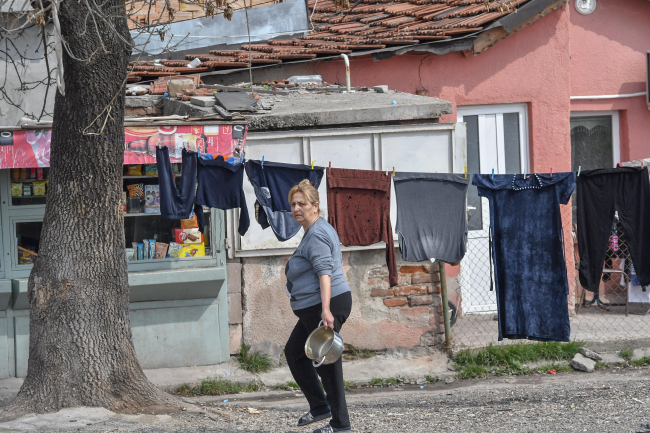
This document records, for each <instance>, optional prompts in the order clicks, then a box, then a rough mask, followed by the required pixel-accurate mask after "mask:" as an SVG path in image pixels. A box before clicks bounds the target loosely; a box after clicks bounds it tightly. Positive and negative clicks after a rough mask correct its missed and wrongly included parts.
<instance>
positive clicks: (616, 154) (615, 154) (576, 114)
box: [569, 110, 621, 168]
mask: <svg viewBox="0 0 650 433" xmlns="http://www.w3.org/2000/svg"><path fill="white" fill-rule="evenodd" d="M604 116H611V117H612V160H613V161H614V167H616V165H617V164H618V163H619V162H621V124H620V118H619V112H618V111H617V110H612V111H572V112H571V119H574V118H576V119H577V118H580V117H604ZM570 131H571V128H570V127H569V132H570ZM612 168H613V167H612Z"/></svg>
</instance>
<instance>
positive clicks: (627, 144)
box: [569, 0, 650, 161]
mask: <svg viewBox="0 0 650 433" xmlns="http://www.w3.org/2000/svg"><path fill="white" fill-rule="evenodd" d="M649 20H650V2H648V1H647V0H628V1H618V0H599V1H598V4H597V7H596V10H595V11H594V12H593V13H591V14H589V15H582V14H580V13H578V12H577V11H576V10H575V8H573V7H571V8H570V27H569V35H570V40H571V96H596V95H619V94H630V93H639V92H645V91H646V75H645V74H646V66H645V53H646V51H649V50H650V25H648V21H649ZM571 111H619V118H620V122H621V125H620V130H621V137H620V138H621V161H628V160H634V159H641V158H647V157H649V156H650V139H648V136H649V134H648V132H649V129H650V110H648V106H647V104H646V102H645V98H644V97H643V96H637V97H633V98H617V99H605V100H573V101H571Z"/></svg>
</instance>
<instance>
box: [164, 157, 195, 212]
mask: <svg viewBox="0 0 650 433" xmlns="http://www.w3.org/2000/svg"><path fill="white" fill-rule="evenodd" d="M156 164H157V165H158V182H159V183H160V214H161V216H162V217H163V218H168V219H187V218H189V217H190V214H191V213H192V206H193V204H194V194H195V188H196V153H194V152H192V153H189V152H188V151H187V150H186V149H183V155H182V167H183V168H182V177H181V187H180V189H177V188H176V183H175V182H174V173H173V172H172V164H171V162H170V161H169V149H167V147H159V148H157V149H156ZM199 214H200V215H199ZM198 217H201V218H202V217H203V210H201V211H200V212H197V218H198Z"/></svg>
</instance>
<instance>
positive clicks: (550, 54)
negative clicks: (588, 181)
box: [317, 5, 572, 172]
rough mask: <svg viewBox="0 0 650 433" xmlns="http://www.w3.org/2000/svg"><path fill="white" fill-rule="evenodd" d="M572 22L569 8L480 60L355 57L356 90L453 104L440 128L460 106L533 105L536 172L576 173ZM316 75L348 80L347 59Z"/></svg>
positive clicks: (532, 163) (531, 125)
mask: <svg viewBox="0 0 650 433" xmlns="http://www.w3.org/2000/svg"><path fill="white" fill-rule="evenodd" d="M571 7H572V6H571ZM569 18H570V14H569V6H568V5H564V6H562V7H561V8H559V9H557V10H555V11H553V12H551V13H549V14H548V15H547V16H545V17H543V18H541V19H540V20H538V21H536V22H535V23H533V24H531V25H529V26H527V27H525V28H523V29H522V30H520V31H519V32H517V33H514V34H512V35H510V36H509V37H508V38H506V39H504V40H502V41H500V42H499V43H497V44H496V45H494V46H493V47H491V48H489V49H488V50H486V51H484V52H483V53H481V54H479V55H476V56H474V55H472V54H471V53H467V52H460V53H459V52H455V53H449V54H446V55H443V56H438V55H435V54H430V53H417V52H413V53H408V54H405V55H401V56H396V57H392V58H389V59H386V60H381V61H373V59H372V58H370V57H364V58H351V59H350V62H351V66H350V69H351V80H352V85H353V86H374V85H382V84H385V85H388V87H389V88H390V89H395V90H399V91H402V92H408V93H419V94H423V95H427V96H433V97H437V98H440V99H443V100H445V101H451V103H452V106H453V113H452V114H449V115H445V116H442V117H441V118H440V122H441V123H444V122H455V121H456V110H457V107H459V106H473V105H488V104H489V105H491V104H507V103H526V104H528V107H529V112H528V120H529V135H530V137H529V143H530V157H531V160H530V166H531V168H533V169H534V170H535V171H539V172H548V171H549V168H550V167H553V170H554V171H556V172H557V171H563V170H570V161H571V137H570V134H569V120H570V117H569V112H570V100H569V97H570V95H571V93H570V92H571V87H570V82H571V76H570V44H569V34H570V33H569V28H570V19H569ZM317 70H318V73H320V74H321V75H323V79H324V80H325V81H328V82H334V83H344V82H345V66H344V64H343V62H342V61H338V60H337V61H332V62H329V63H321V64H318V65H317Z"/></svg>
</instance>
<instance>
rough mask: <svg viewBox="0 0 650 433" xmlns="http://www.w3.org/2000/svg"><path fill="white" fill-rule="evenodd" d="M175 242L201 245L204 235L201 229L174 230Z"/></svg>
mask: <svg viewBox="0 0 650 433" xmlns="http://www.w3.org/2000/svg"><path fill="white" fill-rule="evenodd" d="M173 230H174V241H175V242H176V243H179V244H200V243H201V242H203V233H201V232H200V231H199V229H173Z"/></svg>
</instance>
